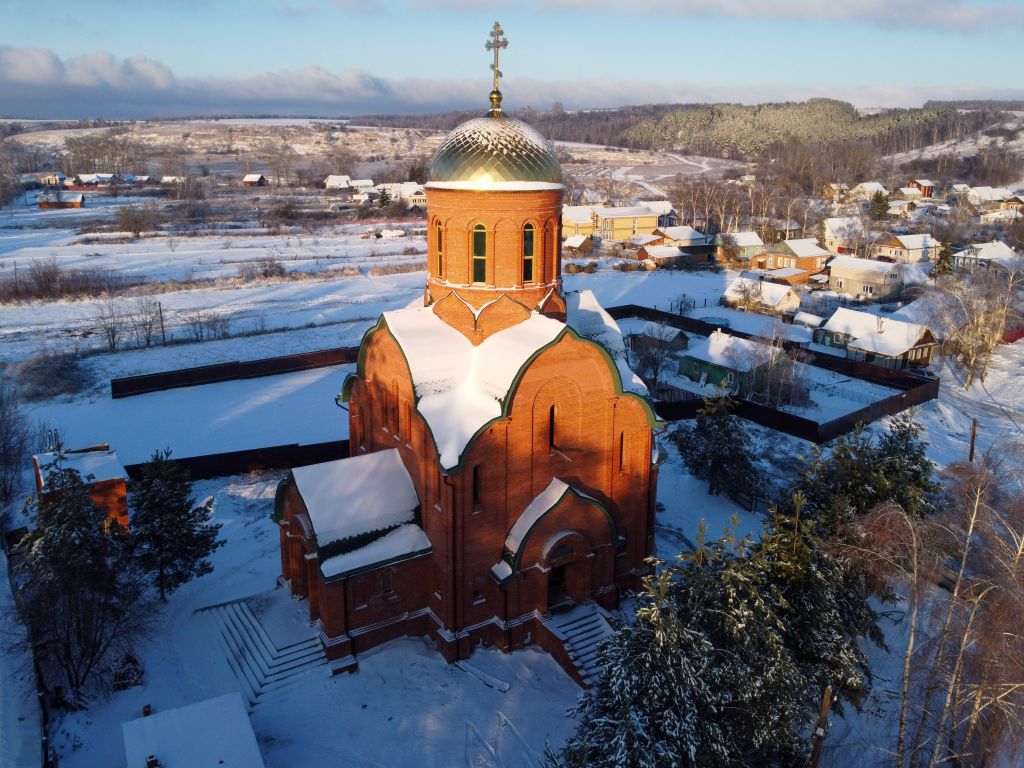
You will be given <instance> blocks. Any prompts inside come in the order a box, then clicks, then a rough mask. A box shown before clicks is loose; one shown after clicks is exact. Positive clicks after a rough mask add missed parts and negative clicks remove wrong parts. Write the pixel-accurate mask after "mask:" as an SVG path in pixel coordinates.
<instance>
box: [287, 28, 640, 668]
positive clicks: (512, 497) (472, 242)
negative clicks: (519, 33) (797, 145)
mask: <svg viewBox="0 0 1024 768" xmlns="http://www.w3.org/2000/svg"><path fill="white" fill-rule="evenodd" d="M492 39H493V40H492V43H489V46H490V47H492V48H494V50H495V57H496V58H497V50H498V49H500V48H502V47H504V45H507V41H504V40H503V39H502V38H501V29H500V27H499V26H498V25H495V29H494V31H493V32H492ZM496 63H497V62H496ZM495 69H496V67H495ZM490 100H491V109H490V111H489V112H488V113H487V114H486V115H485V116H484V117H480V118H477V119H473V120H470V121H468V122H466V123H464V124H462V125H461V126H459V127H458V128H456V129H455V130H454V131H452V132H451V133H450V134H449V135H448V136H447V137H446V138H445V139H444V141H443V142H442V144H441V145H440V147H439V148H438V149H437V151H436V152H435V154H434V156H433V158H432V159H431V162H430V169H429V178H428V183H427V184H426V195H427V224H428V270H427V282H426V286H425V287H424V292H423V301H422V304H421V305H420V304H418V305H417V306H412V307H408V308H406V309H402V310H397V311H389V312H385V313H384V314H383V315H381V317H380V318H379V320H378V321H377V323H376V324H375V325H374V326H373V327H372V328H371V329H370V330H369V331H368V332H367V333H366V335H365V336H364V338H363V341H362V345H361V347H360V352H359V360H358V367H357V371H356V372H355V373H354V374H352V375H350V376H349V377H348V378H347V379H346V381H345V384H344V390H343V393H342V395H341V396H340V398H339V401H340V402H342V403H343V404H344V406H345V407H346V408H347V410H348V418H349V439H350V446H351V450H350V453H351V455H350V457H349V458H345V459H342V460H339V461H333V462H328V463H324V464H318V465H313V466H307V467H302V468H297V469H295V470H293V471H292V472H291V473H290V475H289V476H288V477H287V478H286V479H285V480H284V481H283V482H282V484H281V486H280V488H279V490H278V495H277V500H276V505H275V507H276V514H277V516H278V520H279V524H280V537H281V540H280V543H281V574H282V579H283V580H284V581H285V582H286V583H287V585H288V587H289V589H290V590H291V592H292V594H293V595H295V596H297V597H301V598H305V599H307V600H308V604H309V615H310V619H311V620H312V621H313V622H315V623H316V625H317V627H318V629H319V635H320V638H321V641H322V642H323V645H324V647H325V649H326V651H327V654H328V657H329V658H331V659H333V660H335V664H336V668H353V667H355V666H356V664H357V661H356V658H355V656H356V654H358V653H361V652H363V651H365V650H367V649H368V648H371V647H373V646H375V645H378V644H380V643H383V642H385V641H388V640H391V639H393V638H396V637H399V636H402V635H427V636H429V637H431V638H432V639H433V642H434V643H435V644H436V646H437V648H438V650H439V651H440V652H441V653H442V654H443V655H444V656H445V658H447V659H448V660H449V661H455V660H458V659H463V658H466V657H468V656H469V655H470V654H471V653H472V652H473V649H474V647H476V646H477V645H478V644H481V643H482V644H485V645H492V646H497V647H500V648H502V649H504V650H511V649H515V648H520V647H522V646H524V645H527V644H530V643H536V644H538V645H540V646H541V647H544V648H545V649H547V650H548V651H549V652H551V653H552V654H553V655H554V656H555V657H556V658H557V659H558V660H559V661H560V662H561V663H562V665H563V666H565V667H566V669H567V671H569V672H570V674H573V675H574V676H575V677H576V679H577V680H579V681H581V682H587V680H588V677H587V675H588V673H587V670H586V666H585V664H584V663H583V662H581V661H580V659H579V658H578V657H577V656H574V654H573V652H572V647H571V645H572V644H571V642H570V641H569V637H570V636H571V635H572V632H571V628H570V629H567V628H566V624H567V623H569V624H572V623H573V622H577V621H579V622H583V623H589V624H588V625H589V626H593V627H594V631H595V632H598V633H600V632H607V631H609V630H608V627H607V624H606V623H605V622H604V619H603V615H604V614H603V609H607V608H613V607H615V606H617V605H618V603H619V600H620V597H621V596H622V595H623V593H624V592H625V591H627V590H631V589H635V588H638V587H639V586H640V580H641V577H642V576H643V575H644V574H645V573H647V572H648V569H649V567H648V566H647V565H646V564H645V558H646V557H647V556H648V555H650V554H651V553H652V552H653V551H654V507H655V485H656V478H657V465H656V453H657V451H656V446H655V442H654V438H653V434H652V427H654V426H655V425H656V424H657V419H656V417H655V415H654V412H653V410H652V409H651V406H650V404H649V402H648V400H647V392H646V389H645V387H644V385H643V382H641V380H640V379H639V378H638V377H637V376H636V375H634V374H633V372H632V371H631V370H630V369H629V367H628V366H627V364H626V362H625V360H626V357H625V350H624V345H623V340H622V334H621V332H620V331H619V328H618V326H617V325H616V324H615V322H614V321H613V320H612V319H611V318H610V316H609V315H608V314H607V313H606V312H605V311H604V310H603V309H602V308H601V306H600V305H599V304H598V302H597V301H596V299H595V298H594V296H593V295H592V294H591V293H590V292H589V291H582V292H578V293H573V294H568V295H567V294H565V293H564V292H563V289H562V278H561V250H560V244H561V228H562V227H561V206H562V183H561V182H562V177H561V169H560V166H559V163H558V159H557V156H556V153H555V150H554V148H553V147H552V145H551V144H550V143H549V142H548V141H547V140H545V139H544V137H543V136H541V135H540V134H539V133H538V132H537V131H536V130H534V129H533V128H531V127H530V126H528V125H526V124H525V123H522V122H520V121H518V120H515V119H512V118H509V117H507V116H505V115H504V113H503V112H502V109H501V93H500V92H499V90H498V76H497V74H496V75H495V81H494V90H493V91H492V92H491V94H490ZM566 616H572V617H577V618H572V619H571V621H568V622H567V620H566ZM581 626H582V625H581Z"/></svg>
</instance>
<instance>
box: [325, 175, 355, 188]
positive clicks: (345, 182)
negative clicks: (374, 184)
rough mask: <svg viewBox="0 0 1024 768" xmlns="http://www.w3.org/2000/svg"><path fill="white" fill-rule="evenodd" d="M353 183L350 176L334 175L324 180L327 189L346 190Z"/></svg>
mask: <svg viewBox="0 0 1024 768" xmlns="http://www.w3.org/2000/svg"><path fill="white" fill-rule="evenodd" d="M351 181H352V178H351V177H350V176H345V175H341V174H332V175H330V176H328V177H327V178H326V179H324V186H325V187H326V188H327V189H344V188H345V187H348V186H349V183H350V182H351Z"/></svg>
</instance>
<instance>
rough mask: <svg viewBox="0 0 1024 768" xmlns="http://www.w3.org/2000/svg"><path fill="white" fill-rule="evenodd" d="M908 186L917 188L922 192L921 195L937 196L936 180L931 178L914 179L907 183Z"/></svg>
mask: <svg viewBox="0 0 1024 768" xmlns="http://www.w3.org/2000/svg"><path fill="white" fill-rule="evenodd" d="M907 187H912V188H913V189H916V190H917V191H918V192H920V193H921V197H934V196H935V182H934V181H931V180H930V179H914V180H913V181H911V182H909V183H908V184H907Z"/></svg>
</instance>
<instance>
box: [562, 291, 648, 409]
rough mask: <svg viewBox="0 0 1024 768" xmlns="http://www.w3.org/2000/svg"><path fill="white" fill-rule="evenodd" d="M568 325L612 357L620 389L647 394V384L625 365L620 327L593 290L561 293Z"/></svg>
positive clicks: (623, 343)
mask: <svg viewBox="0 0 1024 768" xmlns="http://www.w3.org/2000/svg"><path fill="white" fill-rule="evenodd" d="M565 306H566V310H567V314H568V321H569V325H570V326H572V329H573V330H574V331H576V332H577V333H578V334H580V336H583V337H585V338H588V339H591V340H593V341H596V342H598V343H599V344H601V345H603V346H604V347H605V348H606V349H607V350H608V352H609V354H611V356H612V360H614V361H615V367H616V368H617V369H618V371H619V379H620V380H621V381H622V389H623V390H624V391H626V392H633V393H635V394H639V395H646V394H647V386H646V385H645V384H644V382H643V380H642V379H641V378H640V377H639V376H637V375H636V374H635V373H633V371H632V370H631V369H630V367H629V363H628V362H627V361H626V345H625V342H624V341H623V340H622V331H621V330H619V326H618V325H617V324H616V323H615V321H614V320H613V319H612V316H611V315H609V314H608V313H607V312H605V310H604V307H602V306H601V304H600V303H599V302H598V300H597V297H596V296H595V295H594V293H593V291H575V292H573V293H568V294H566V296H565Z"/></svg>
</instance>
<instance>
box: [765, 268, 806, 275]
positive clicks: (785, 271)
mask: <svg viewBox="0 0 1024 768" xmlns="http://www.w3.org/2000/svg"><path fill="white" fill-rule="evenodd" d="M765 274H766V275H771V276H772V277H796V276H797V275H806V274H807V270H806V269H797V268H796V267H779V268H778V269H769V270H768V271H767V272H765Z"/></svg>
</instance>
